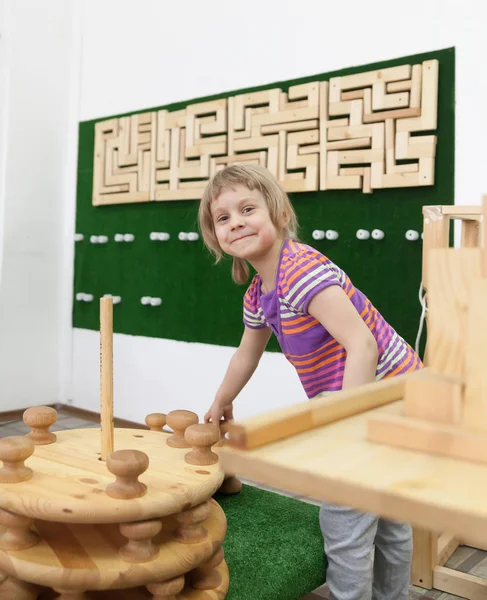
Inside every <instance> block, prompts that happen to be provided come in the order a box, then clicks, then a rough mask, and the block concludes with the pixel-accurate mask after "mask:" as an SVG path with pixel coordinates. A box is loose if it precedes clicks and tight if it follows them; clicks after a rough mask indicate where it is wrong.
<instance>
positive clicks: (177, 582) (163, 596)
mask: <svg viewBox="0 0 487 600" xmlns="http://www.w3.org/2000/svg"><path fill="white" fill-rule="evenodd" d="M145 587H146V588H147V589H148V590H149V592H150V593H151V594H152V597H153V599H154V600H177V596H176V594H179V593H180V592H182V591H183V589H184V575H180V576H179V577H175V578H174V579H168V580H167V581H162V582H160V583H148V584H147V585H146V586H145Z"/></svg>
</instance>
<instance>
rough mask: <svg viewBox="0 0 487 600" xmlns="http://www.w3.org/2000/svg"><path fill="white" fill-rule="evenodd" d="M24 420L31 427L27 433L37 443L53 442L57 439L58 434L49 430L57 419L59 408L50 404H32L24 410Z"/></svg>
mask: <svg viewBox="0 0 487 600" xmlns="http://www.w3.org/2000/svg"><path fill="white" fill-rule="evenodd" d="M23 420H24V423H25V424H26V425H28V426H29V427H30V428H31V430H32V431H31V432H30V433H28V434H27V437H28V438H30V439H31V440H32V441H33V442H34V444H36V445H46V444H52V443H53V442H55V441H56V439H57V438H56V434H55V433H52V432H51V431H49V427H51V425H54V423H55V422H56V421H57V410H56V409H55V408H52V407H50V406H32V407H31V408H28V409H27V410H25V411H24V415H23Z"/></svg>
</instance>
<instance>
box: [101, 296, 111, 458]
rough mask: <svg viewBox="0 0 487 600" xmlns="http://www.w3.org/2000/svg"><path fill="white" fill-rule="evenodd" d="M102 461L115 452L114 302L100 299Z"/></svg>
mask: <svg viewBox="0 0 487 600" xmlns="http://www.w3.org/2000/svg"><path fill="white" fill-rule="evenodd" d="M100 415H101V422H100V426H101V460H103V461H106V459H107V457H108V456H109V455H110V454H111V453H112V452H113V300H112V298H100Z"/></svg>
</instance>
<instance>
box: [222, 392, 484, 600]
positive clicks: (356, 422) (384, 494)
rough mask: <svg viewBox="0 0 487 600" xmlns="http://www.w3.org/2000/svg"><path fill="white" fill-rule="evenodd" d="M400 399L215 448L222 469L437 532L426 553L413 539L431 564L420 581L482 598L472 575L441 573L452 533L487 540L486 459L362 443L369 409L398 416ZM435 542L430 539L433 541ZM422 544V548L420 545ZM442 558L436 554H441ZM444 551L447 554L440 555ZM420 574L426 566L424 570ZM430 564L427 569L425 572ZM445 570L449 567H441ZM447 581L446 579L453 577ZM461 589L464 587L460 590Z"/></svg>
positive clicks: (467, 540) (478, 543)
mask: <svg viewBox="0 0 487 600" xmlns="http://www.w3.org/2000/svg"><path fill="white" fill-rule="evenodd" d="M403 402H404V401H403V400H399V401H396V402H393V403H391V404H388V405H386V406H382V407H380V408H376V409H373V410H370V411H368V412H365V413H362V414H358V415H355V416H353V417H349V418H346V419H343V420H341V421H338V422H335V423H332V424H329V425H325V426H322V427H318V428H316V429H312V430H310V431H306V432H305V433H300V434H297V435H294V436H292V437H289V438H287V439H283V440H280V441H277V442H272V443H269V444H267V445H264V446H262V447H259V448H255V449H253V450H240V449H236V448H234V447H229V446H226V447H224V448H223V449H222V451H221V453H220V459H221V461H222V467H223V468H224V469H225V471H230V472H233V473H236V475H237V476H240V477H243V478H248V479H250V480H252V481H255V482H257V483H261V484H264V485H269V486H272V487H274V488H276V489H280V490H283V491H286V492H292V493H295V494H299V495H301V496H307V497H310V498H313V499H315V500H318V501H321V500H322V501H332V502H335V503H337V504H343V505H347V506H351V507H353V508H356V509H358V510H362V511H368V512H373V513H375V514H379V515H381V516H383V517H388V518H394V519H399V520H403V521H408V522H410V523H411V524H412V525H413V526H415V528H419V529H417V530H416V532H418V533H420V534H421V533H426V532H436V533H435V535H436V536H438V535H439V534H440V533H441V534H443V535H442V540H441V542H439V543H438V558H437V556H436V545H435V547H434V550H432V551H431V552H434V557H433V556H428V552H429V553H430V554H431V552H430V547H429V546H428V542H427V541H426V540H423V541H422V542H420V541H418V543H417V545H418V548H419V552H420V554H421V555H420V556H419V560H420V561H426V562H428V561H429V564H430V565H431V566H432V567H435V565H440V566H436V568H434V571H435V577H436V579H435V578H434V577H433V573H431V576H430V581H429V582H428V581H426V580H425V581H424V587H431V583H433V585H434V587H437V588H438V589H442V588H441V586H442V585H443V588H444V587H447V588H448V589H449V590H452V588H454V589H455V590H456V592H452V593H457V594H458V595H460V596H462V595H465V597H471V593H472V592H471V591H470V587H472V586H474V585H475V586H479V585H481V589H479V591H478V592H477V594H478V593H480V594H485V596H484V595H480V596H475V597H479V598H480V597H482V598H484V597H487V581H486V582H485V584H486V585H485V586H484V585H482V584H479V582H478V581H477V580H478V579H479V578H475V581H474V582H472V584H471V585H470V583H469V582H468V581H467V580H468V579H469V578H470V577H471V576H469V575H468V574H463V573H458V574H455V575H452V574H451V573H448V574H447V575H448V577H447V578H448V582H447V583H443V584H442V583H441V581H440V579H441V578H442V577H443V579H444V576H445V573H444V572H443V570H442V569H443V567H442V566H441V565H442V564H444V562H445V561H446V559H447V558H448V556H449V554H451V552H452V551H453V550H452V549H451V547H450V548H448V544H450V545H451V540H453V539H454V538H456V539H457V542H456V543H457V544H458V540H460V542H461V543H464V544H471V545H473V546H475V547H478V548H485V547H486V545H487V465H486V464H483V465H482V464H475V463H473V462H467V461H463V460H455V459H450V458H444V457H440V456H433V455H430V454H424V453H421V452H416V451H410V450H402V449H399V448H393V447H390V446H385V445H381V444H377V443H372V442H369V441H367V438H366V423H367V420H368V419H369V418H370V417H371V416H372V415H377V414H400V413H401V412H402V405H403ZM435 541H436V540H435ZM420 544H421V546H420ZM441 556H443V560H441ZM445 556H446V558H445ZM425 571H426V572H427V569H426V570H425ZM432 571H433V569H431V572H432ZM444 571H451V570H450V569H445V570H444ZM452 582H453V583H452ZM466 587H468V588H469V590H467V592H463V590H464V589H465V588H466Z"/></svg>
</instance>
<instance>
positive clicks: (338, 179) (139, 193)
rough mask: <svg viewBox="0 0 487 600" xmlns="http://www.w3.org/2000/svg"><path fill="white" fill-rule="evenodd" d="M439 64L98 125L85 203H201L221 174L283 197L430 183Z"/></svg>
mask: <svg viewBox="0 0 487 600" xmlns="http://www.w3.org/2000/svg"><path fill="white" fill-rule="evenodd" d="M438 70H439V65H438V61H437V60H428V61H424V62H423V63H421V64H415V65H401V66H397V67H390V68H387V69H382V70H376V71H368V72H364V73H357V74H354V75H348V76H344V77H333V78H331V79H330V81H313V82H310V83H303V84H300V85H294V86H291V87H290V88H289V90H288V91H287V92H284V91H282V90H281V89H279V88H275V89H271V90H266V91H259V92H252V93H248V94H239V95H236V96H231V97H228V98H223V99H220V100H213V101H208V102H200V103H196V104H191V105H189V106H187V107H186V108H185V109H182V110H176V111H172V112H170V111H167V110H155V111H148V112H145V113H141V114H135V115H131V116H126V117H120V118H112V119H108V120H105V121H100V122H98V123H96V125H95V153H94V173H93V204H94V205H104V204H118V203H127V202H148V201H164V200H190V199H199V198H200V197H201V195H202V193H203V191H204V188H205V186H206V183H207V182H208V179H209V178H210V177H212V176H213V175H214V174H215V173H216V172H217V171H218V170H220V169H222V168H223V167H224V166H225V165H228V164H232V163H236V162H238V163H253V164H260V165H262V166H265V167H267V168H268V169H269V170H270V171H271V173H272V174H273V175H274V176H275V177H277V179H278V180H279V182H280V183H281V184H282V186H283V187H284V189H286V191H288V192H305V191H317V190H331V189H362V190H363V192H364V193H370V192H372V191H373V190H374V189H380V188H395V187H410V186H411V187H413V186H429V185H433V184H434V173H435V151H436V141H437V136H436V135H433V134H431V131H434V130H435V129H436V127H437V105H438Z"/></svg>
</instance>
